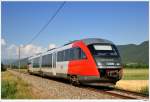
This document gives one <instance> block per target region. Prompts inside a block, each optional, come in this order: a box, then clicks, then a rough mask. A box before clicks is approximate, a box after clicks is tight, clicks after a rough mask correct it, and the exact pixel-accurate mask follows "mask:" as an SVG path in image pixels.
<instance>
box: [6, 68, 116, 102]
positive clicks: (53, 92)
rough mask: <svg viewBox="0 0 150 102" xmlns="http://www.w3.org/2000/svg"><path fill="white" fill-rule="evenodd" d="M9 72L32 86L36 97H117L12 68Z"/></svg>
mask: <svg viewBox="0 0 150 102" xmlns="http://www.w3.org/2000/svg"><path fill="white" fill-rule="evenodd" d="M9 72H11V73H12V74H14V75H16V76H18V77H20V78H21V79H23V80H24V81H25V82H27V83H28V84H29V85H30V86H31V87H32V90H31V91H33V94H34V96H36V98H37V99H119V98H118V97H115V96H111V95H109V94H103V93H100V92H95V91H90V90H88V89H85V88H81V87H75V86H72V85H70V84H67V83H63V82H59V81H55V80H51V79H50V78H49V79H48V78H42V77H38V76H34V75H29V74H25V73H19V72H17V71H13V70H9Z"/></svg>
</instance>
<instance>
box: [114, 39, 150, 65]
mask: <svg viewBox="0 0 150 102" xmlns="http://www.w3.org/2000/svg"><path fill="white" fill-rule="evenodd" d="M117 48H118V50H119V52H120V55H121V58H122V62H123V63H124V64H146V65H148V64H149V41H144V42H142V43H141V44H139V45H136V44H128V45H118V46H117Z"/></svg>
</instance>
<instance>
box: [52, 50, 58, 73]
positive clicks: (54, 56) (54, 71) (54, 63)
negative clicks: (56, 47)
mask: <svg viewBox="0 0 150 102" xmlns="http://www.w3.org/2000/svg"><path fill="white" fill-rule="evenodd" d="M52 59H53V61H52V63H53V65H52V66H53V67H52V68H53V75H56V60H57V59H56V52H54V53H53V57H52Z"/></svg>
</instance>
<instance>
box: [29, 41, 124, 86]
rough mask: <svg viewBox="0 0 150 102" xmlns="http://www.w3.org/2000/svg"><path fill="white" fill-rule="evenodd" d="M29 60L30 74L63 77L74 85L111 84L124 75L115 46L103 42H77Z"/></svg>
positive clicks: (109, 42) (108, 42)
mask: <svg viewBox="0 0 150 102" xmlns="http://www.w3.org/2000/svg"><path fill="white" fill-rule="evenodd" d="M28 61H29V69H28V71H29V73H32V74H39V75H43V76H53V77H60V78H66V79H69V80H70V82H71V83H72V84H74V85H78V84H80V83H84V84H100V85H114V84H115V83H116V82H117V81H118V80H120V79H121V78H122V74H123V73H122V70H123V68H122V65H121V58H120V55H119V52H118V50H117V48H116V46H115V45H114V44H113V43H112V42H111V41H108V40H105V39H97V38H88V39H82V40H76V41H73V42H71V43H68V44H65V45H64V46H62V47H59V48H56V49H52V50H49V51H47V52H45V53H41V54H38V55H35V56H32V57H30V58H29V59H28Z"/></svg>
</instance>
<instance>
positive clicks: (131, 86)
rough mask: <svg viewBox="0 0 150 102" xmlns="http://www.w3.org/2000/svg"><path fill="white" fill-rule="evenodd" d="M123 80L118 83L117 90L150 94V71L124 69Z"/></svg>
mask: <svg viewBox="0 0 150 102" xmlns="http://www.w3.org/2000/svg"><path fill="white" fill-rule="evenodd" d="M123 74H124V75H123V79H122V80H120V81H118V82H117V84H116V88H119V89H123V90H128V91H133V92H138V93H143V94H145V95H148V93H149V87H148V86H149V69H142V68H141V69H133V68H131V69H124V71H123Z"/></svg>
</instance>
